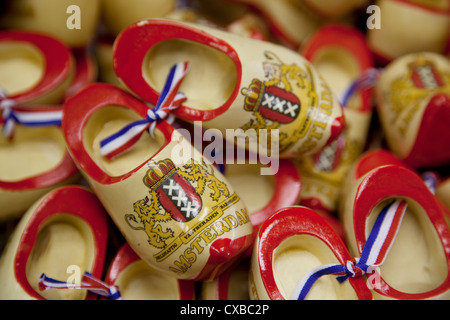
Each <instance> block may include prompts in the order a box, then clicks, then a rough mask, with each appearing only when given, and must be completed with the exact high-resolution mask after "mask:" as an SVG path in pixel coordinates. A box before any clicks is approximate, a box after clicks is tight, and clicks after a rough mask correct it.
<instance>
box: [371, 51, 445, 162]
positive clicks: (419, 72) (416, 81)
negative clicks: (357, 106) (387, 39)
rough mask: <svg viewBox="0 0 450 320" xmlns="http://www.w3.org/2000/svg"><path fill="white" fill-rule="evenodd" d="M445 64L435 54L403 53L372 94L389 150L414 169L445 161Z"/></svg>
mask: <svg viewBox="0 0 450 320" xmlns="http://www.w3.org/2000/svg"><path fill="white" fill-rule="evenodd" d="M449 90H450V61H449V60H448V59H447V58H446V57H444V56H442V55H440V54H437V53H430V52H422V53H413V54H408V55H404V56H402V57H400V58H398V59H396V60H394V61H393V62H391V63H390V64H389V65H388V66H387V67H386V68H385V69H384V70H383V72H382V73H381V76H380V78H379V79H378V83H377V86H376V90H375V95H376V107H377V111H378V114H379V118H380V123H381V125H382V127H383V131H384V133H385V136H386V141H387V143H388V146H389V148H390V150H391V151H392V152H393V153H394V154H396V155H397V156H398V157H399V158H400V159H402V160H403V161H404V162H405V163H407V164H408V165H410V166H411V167H413V168H424V167H436V166H442V165H446V164H448V163H449V161H450V150H449V149H448V148H447V146H448V139H449V133H448V130H447V123H448V121H449V119H450V92H449Z"/></svg>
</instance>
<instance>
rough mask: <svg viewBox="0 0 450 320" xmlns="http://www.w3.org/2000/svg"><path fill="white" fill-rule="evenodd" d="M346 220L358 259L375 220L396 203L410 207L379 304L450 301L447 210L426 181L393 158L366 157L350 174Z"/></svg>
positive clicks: (378, 289)
mask: <svg viewBox="0 0 450 320" xmlns="http://www.w3.org/2000/svg"><path fill="white" fill-rule="evenodd" d="M345 192H346V193H345V194H346V195H347V196H346V197H345V199H343V204H342V208H341V211H340V215H341V220H342V221H343V224H344V228H345V230H346V235H347V244H348V246H349V250H350V252H351V253H352V255H354V256H355V257H359V256H361V252H362V250H363V248H364V246H365V244H366V242H367V238H368V237H369V232H370V228H371V226H372V225H373V223H374V221H375V218H376V215H377V214H378V213H379V212H380V211H381V210H382V209H383V208H384V207H385V206H386V204H387V203H389V202H391V201H392V200H403V201H405V202H406V204H407V209H406V213H405V214H404V217H403V218H402V220H401V224H400V228H399V230H398V232H397V234H396V237H395V241H394V242H393V243H392V245H391V247H390V250H389V252H388V255H387V256H386V259H385V261H384V263H383V264H382V265H381V266H380V268H379V275H380V276H379V277H378V279H376V283H374V285H373V288H372V291H373V294H374V298H375V299H398V300H406V299H414V300H419V299H448V297H449V295H450V250H449V243H450V242H449V237H450V232H449V229H448V227H447V224H446V222H445V219H444V215H443V211H442V207H441V206H440V204H439V203H438V201H437V200H436V198H435V196H434V195H433V193H432V192H431V191H430V190H429V189H428V187H427V185H426V184H425V183H424V181H423V180H422V179H421V177H420V176H419V175H418V174H417V173H415V172H414V171H412V170H411V169H409V168H408V167H406V166H405V165H404V164H402V162H401V161H400V160H399V159H398V158H397V157H396V156H394V155H393V154H392V153H390V152H388V151H384V150H376V151H371V152H369V153H366V154H364V155H363V156H362V157H361V159H360V160H359V161H358V162H357V164H356V165H355V167H354V169H353V170H352V172H351V173H350V174H349V177H348V181H347V185H346V189H345Z"/></svg>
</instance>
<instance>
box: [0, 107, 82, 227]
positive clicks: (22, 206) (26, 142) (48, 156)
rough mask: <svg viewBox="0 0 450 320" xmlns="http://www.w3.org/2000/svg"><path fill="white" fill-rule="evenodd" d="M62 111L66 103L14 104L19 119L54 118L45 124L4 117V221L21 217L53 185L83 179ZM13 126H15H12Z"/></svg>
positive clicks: (0, 147) (0, 170) (0, 185)
mask: <svg viewBox="0 0 450 320" xmlns="http://www.w3.org/2000/svg"><path fill="white" fill-rule="evenodd" d="M0 103H1V102H0ZM4 114H5V113H4ZM55 114H56V118H54V116H55ZM61 114H62V107H36V106H33V107H14V108H13V109H12V111H11V114H10V115H12V116H14V117H17V118H19V119H22V118H23V119H25V120H26V119H33V117H35V116H36V117H37V118H34V119H40V120H42V119H46V120H45V121H47V120H50V122H49V123H47V124H45V126H36V124H37V123H34V125H33V126H28V125H27V124H20V123H19V124H17V123H16V124H13V123H12V122H14V121H15V120H11V117H9V116H6V117H3V116H2V117H0V128H1V129H2V131H3V132H2V133H3V134H0V205H1V209H0V221H6V220H10V219H14V218H19V217H20V216H21V215H22V214H24V213H25V211H27V209H28V208H29V207H30V206H31V205H32V204H33V203H34V202H35V201H37V200H38V199H39V198H41V197H42V196H43V195H44V194H46V193H48V192H49V191H50V190H51V189H54V188H56V187H60V186H62V185H67V184H73V183H77V182H78V181H79V180H80V174H79V172H78V170H77V167H76V165H75V163H74V162H73V160H72V158H71V156H70V154H69V153H68V152H67V149H66V143H65V141H64V137H63V135H62V132H61V128H60V127H59V124H60V122H61ZM52 119H54V120H56V122H55V123H54V124H51V122H52V121H53V120H52ZM40 120H39V121H40ZM39 121H38V122H39ZM48 124H50V125H48ZM11 126H12V127H13V130H8V129H7V128H10V127H11ZM7 131H9V134H7V133H6V132H7Z"/></svg>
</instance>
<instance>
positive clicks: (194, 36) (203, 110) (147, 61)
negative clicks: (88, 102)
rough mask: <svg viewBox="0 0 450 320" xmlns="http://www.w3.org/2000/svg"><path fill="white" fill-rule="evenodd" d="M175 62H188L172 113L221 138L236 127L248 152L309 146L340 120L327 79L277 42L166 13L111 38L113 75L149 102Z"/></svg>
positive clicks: (300, 151)
mask: <svg viewBox="0 0 450 320" xmlns="http://www.w3.org/2000/svg"><path fill="white" fill-rule="evenodd" d="M180 59H181V60H180ZM179 61H188V62H189V64H190V72H189V74H188V75H187V76H186V78H185V80H184V82H183V84H182V85H181V87H180V91H181V92H183V93H184V95H185V96H186V98H187V100H186V102H185V103H183V104H182V105H181V106H180V107H179V108H178V109H176V110H175V111H173V114H175V115H176V116H178V117H179V118H181V119H183V120H187V121H203V126H204V127H205V128H216V129H219V130H220V131H221V132H222V134H223V137H225V138H226V139H227V140H232V141H235V139H236V136H237V135H239V132H242V131H244V135H247V136H249V135H250V138H249V139H251V140H252V141H258V143H249V142H248V139H240V138H237V139H236V140H237V142H236V143H237V144H238V145H240V146H241V147H243V148H248V149H250V150H251V151H252V152H254V153H255V154H258V153H259V154H264V155H269V156H270V155H271V153H270V151H271V150H273V151H274V152H276V151H277V150H275V149H278V150H279V156H280V157H281V158H286V157H300V156H302V155H304V154H306V153H314V152H317V151H318V150H321V149H322V148H323V147H324V146H325V145H327V144H330V143H331V142H332V141H334V140H335V139H336V138H337V137H338V136H339V134H340V133H341V132H342V130H343V128H344V126H345V122H344V118H343V115H342V110H341V106H340V105H339V102H338V101H337V99H336V98H335V97H334V95H333V93H332V92H331V89H330V87H329V86H328V85H327V83H326V82H325V81H323V79H322V78H321V77H320V76H319V75H318V74H317V73H316V72H315V70H314V68H313V66H312V65H311V64H310V63H309V62H308V61H307V60H306V59H304V58H303V57H302V56H301V55H299V54H297V53H295V52H293V51H292V50H289V49H287V48H285V47H282V46H279V45H275V44H272V43H268V42H267V41H259V40H254V39H248V38H245V37H241V36H238V35H235V34H232V33H230V32H224V31H221V30H218V29H216V28H210V27H206V26H203V25H198V24H197V25H196V24H189V23H182V22H177V21H173V20H168V19H149V20H143V21H140V22H137V23H135V24H133V25H131V26H129V27H128V28H127V29H125V30H124V31H123V32H122V33H121V34H120V35H119V36H118V37H117V39H116V42H115V46H114V68H115V70H116V73H117V75H118V77H119V78H120V79H121V80H122V81H123V82H124V83H125V84H126V86H127V87H128V88H129V89H130V90H132V91H133V92H134V93H135V94H137V95H138V96H140V97H141V98H142V99H144V100H145V101H148V102H150V103H151V104H156V101H157V99H158V97H159V92H161V90H162V86H163V85H164V81H165V80H163V75H164V77H165V76H166V75H167V72H168V70H169V69H170V67H171V66H173V65H174V64H175V63H178V62H179ZM218 74H220V75H223V76H222V77H218V76H217V75H218ZM164 79H165V78H164ZM205 88H208V89H207V90H205ZM276 129H278V131H274V130H276ZM227 131H228V136H227ZM230 131H231V133H230ZM274 133H279V139H277V138H276V137H275V138H273V136H272V134H274ZM230 134H231V136H230ZM241 136H242V134H241ZM271 137H272V138H273V139H272V140H271ZM276 141H279V143H275V142H276ZM272 142H274V143H275V144H277V145H276V146H275V147H274V145H273V143H272Z"/></svg>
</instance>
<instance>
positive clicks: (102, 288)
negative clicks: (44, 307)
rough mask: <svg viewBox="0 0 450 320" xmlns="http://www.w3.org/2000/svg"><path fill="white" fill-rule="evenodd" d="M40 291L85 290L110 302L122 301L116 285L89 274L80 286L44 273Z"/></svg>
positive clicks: (84, 277) (40, 282) (84, 276)
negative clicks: (108, 283)
mask: <svg viewBox="0 0 450 320" xmlns="http://www.w3.org/2000/svg"><path fill="white" fill-rule="evenodd" d="M38 286H39V290H41V291H44V290H50V289H55V290H80V289H85V290H88V291H90V292H92V293H95V294H97V295H99V296H102V297H106V298H108V299H110V300H121V299H122V298H121V296H120V291H119V288H118V287H117V286H115V285H111V286H109V285H107V284H105V283H104V282H102V281H100V280H98V279H96V278H95V277H94V276H93V275H92V274H90V273H89V272H85V273H84V275H83V278H82V279H81V283H80V284H75V283H68V282H64V281H59V280H55V279H52V278H49V277H47V276H46V275H45V274H44V273H43V274H42V275H41V277H40V278H39V282H38Z"/></svg>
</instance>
